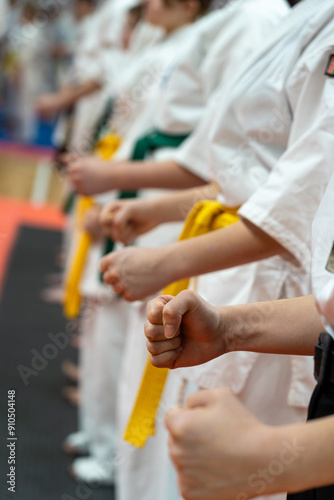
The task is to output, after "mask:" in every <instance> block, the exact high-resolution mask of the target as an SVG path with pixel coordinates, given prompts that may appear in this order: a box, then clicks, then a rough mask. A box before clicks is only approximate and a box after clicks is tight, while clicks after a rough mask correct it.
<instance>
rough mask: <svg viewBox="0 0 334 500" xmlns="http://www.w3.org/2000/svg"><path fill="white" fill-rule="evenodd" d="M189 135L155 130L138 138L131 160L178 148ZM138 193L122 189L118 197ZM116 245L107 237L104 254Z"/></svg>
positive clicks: (131, 196) (120, 198)
mask: <svg viewBox="0 0 334 500" xmlns="http://www.w3.org/2000/svg"><path fill="white" fill-rule="evenodd" d="M188 136H189V134H184V135H169V134H164V133H163V132H159V131H158V130H154V131H153V132H151V133H149V134H147V135H144V136H143V137H141V138H140V139H138V141H137V142H136V145H135V147H134V150H133V153H132V156H131V160H132V161H141V160H144V159H145V158H146V156H147V154H148V153H149V152H151V151H155V150H156V149H160V148H168V147H169V148H177V147H178V146H180V144H182V142H183V141H184V140H185V139H186V138H187V137H188ZM137 194H138V193H137V191H121V192H120V194H119V195H118V197H117V198H118V199H119V200H124V199H128V198H136V197H137ZM114 245H115V243H114V241H112V240H111V239H110V238H107V239H106V244H105V249H104V253H103V255H107V254H108V253H110V252H112V251H113V250H114ZM101 279H102V276H101Z"/></svg>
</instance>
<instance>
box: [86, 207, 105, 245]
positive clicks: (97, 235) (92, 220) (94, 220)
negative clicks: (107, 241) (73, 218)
mask: <svg viewBox="0 0 334 500" xmlns="http://www.w3.org/2000/svg"><path fill="white" fill-rule="evenodd" d="M99 218H100V208H99V207H93V208H90V209H89V210H87V211H86V213H85V217H84V228H85V231H87V232H88V233H89V234H90V235H91V237H92V239H93V241H95V242H97V241H101V240H102V239H103V231H102V228H101V226H100V222H99Z"/></svg>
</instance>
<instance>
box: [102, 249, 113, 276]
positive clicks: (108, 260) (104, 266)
mask: <svg viewBox="0 0 334 500" xmlns="http://www.w3.org/2000/svg"><path fill="white" fill-rule="evenodd" d="M112 257H113V253H111V254H108V255H105V256H104V257H102V259H101V260H100V264H99V269H100V271H101V273H105V272H106V271H107V270H108V268H109V266H110V264H111V263H112Z"/></svg>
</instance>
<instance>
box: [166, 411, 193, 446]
mask: <svg viewBox="0 0 334 500" xmlns="http://www.w3.org/2000/svg"><path fill="white" fill-rule="evenodd" d="M188 415H189V410H185V409H184V408H177V407H175V408H172V409H171V410H169V411H168V412H167V413H166V414H165V418H164V421H165V426H166V429H167V430H168V432H169V433H170V434H171V436H172V437H173V438H174V439H178V438H181V437H182V436H183V435H184V429H185V426H186V423H187V418H188Z"/></svg>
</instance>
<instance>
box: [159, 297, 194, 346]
mask: <svg viewBox="0 0 334 500" xmlns="http://www.w3.org/2000/svg"><path fill="white" fill-rule="evenodd" d="M198 302H199V296H198V295H197V294H196V293H195V292H193V291H191V290H185V291H182V292H180V293H179V294H178V295H177V296H176V297H175V298H174V299H172V300H171V301H170V302H169V303H168V304H166V306H165V307H164V310H163V324H164V330H165V337H166V338H167V339H172V338H174V337H176V336H177V335H178V334H179V329H180V326H181V323H182V318H183V316H184V315H185V314H186V313H188V312H190V311H191V310H192V309H194V307H195V306H196V305H197V304H198Z"/></svg>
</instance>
